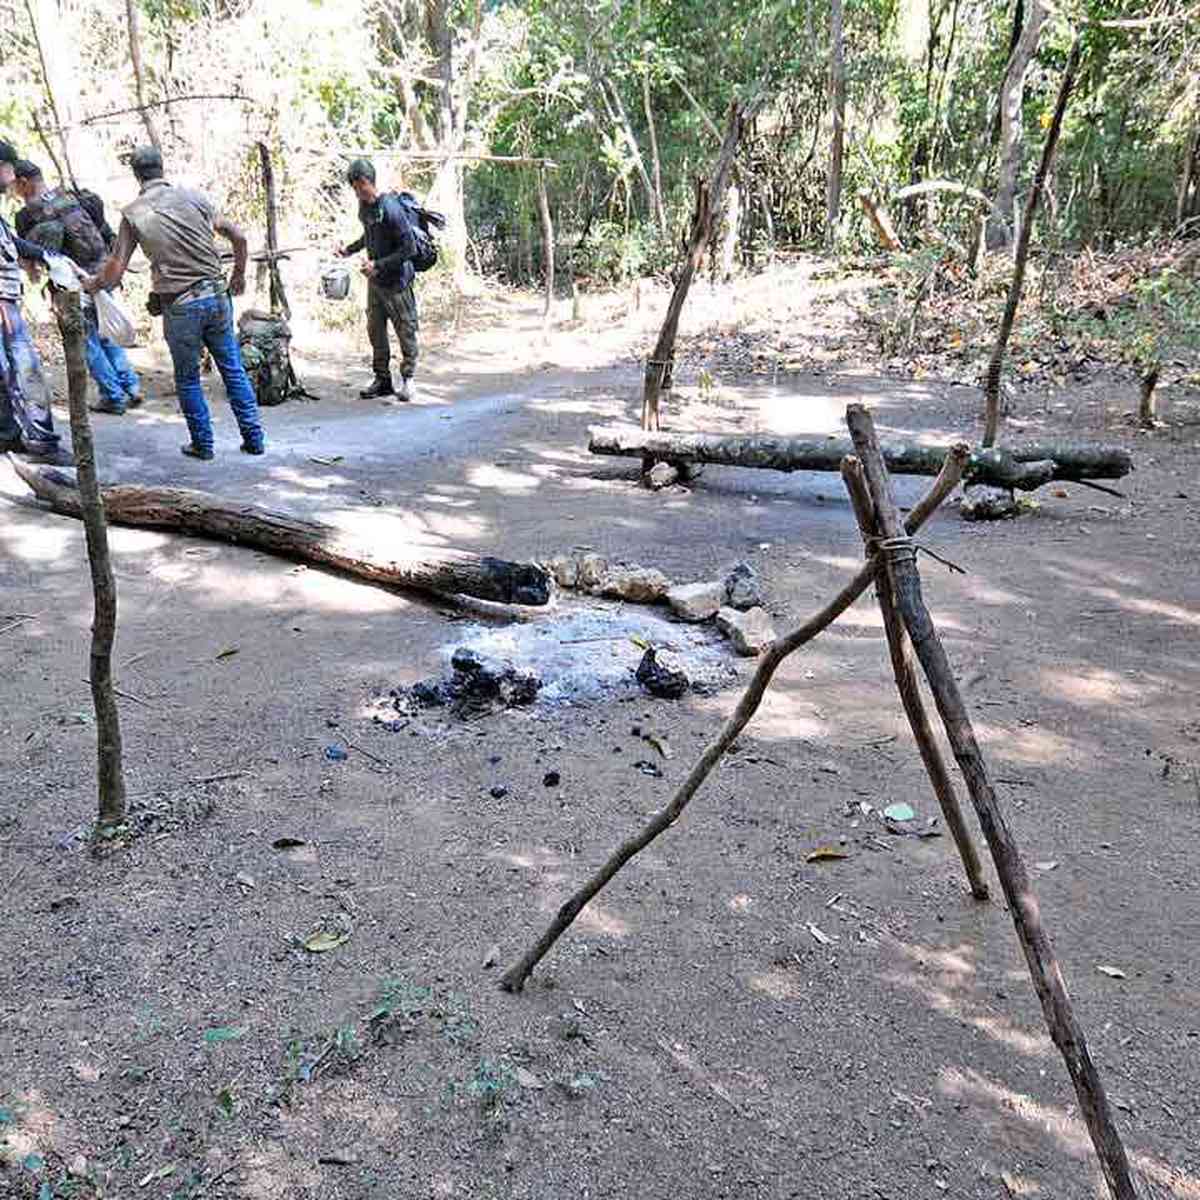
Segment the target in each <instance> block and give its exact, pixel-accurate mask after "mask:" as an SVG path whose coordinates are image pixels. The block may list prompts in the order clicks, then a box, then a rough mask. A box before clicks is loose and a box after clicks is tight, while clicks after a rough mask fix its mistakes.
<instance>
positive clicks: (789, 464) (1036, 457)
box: [588, 427, 1133, 491]
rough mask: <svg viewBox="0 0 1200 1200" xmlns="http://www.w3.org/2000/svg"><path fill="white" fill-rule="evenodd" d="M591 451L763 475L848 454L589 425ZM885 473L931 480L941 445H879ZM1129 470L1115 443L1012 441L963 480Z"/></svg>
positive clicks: (1034, 481) (1024, 481)
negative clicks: (748, 470) (752, 470)
mask: <svg viewBox="0 0 1200 1200" xmlns="http://www.w3.org/2000/svg"><path fill="white" fill-rule="evenodd" d="M588 449H589V450H590V451H591V452H592V453H593V454H604V455H615V456H618V457H623V458H644V457H647V456H649V457H651V458H654V459H658V460H662V461H665V462H670V463H713V464H715V465H717V466H725V467H753V468H759V469H765V470H769V471H840V470H841V465H842V459H843V458H845V457H846V456H847V455H848V454H851V453H853V446H852V445H851V444H850V442H849V441H848V440H847V439H845V438H812V439H805V438H796V437H775V436H772V435H770V434H743V433H734V434H718V433H674V432H671V433H647V432H644V431H642V430H637V429H633V428H630V427H615V428H593V429H592V430H591V433H590V440H589V442H588ZM883 454H884V458H885V460H886V461H887V465H888V470H890V471H893V472H896V473H897V474H900V475H936V474H937V473H938V472H939V471H940V470H941V468H942V463H943V462H944V461H945V458H946V454H947V448H946V447H945V446H926V445H921V444H919V443H916V442H892V443H888V444H885V445H884V447H883ZM1132 470H1133V459H1132V457H1131V456H1130V454H1129V451H1128V450H1126V449H1124V448H1123V447H1121V446H1105V445H1095V444H1089V443H1086V442H1057V443H1055V442H1051V443H1044V444H1038V443H1018V444H1016V445H1012V446H1005V447H1003V448H1002V449H979V450H975V451H974V452H973V453H972V454H971V458H970V461H969V462H968V464H967V468H966V473H965V476H964V478H965V479H966V480H967V482H969V483H990V484H994V485H995V486H997V487H1008V488H1019V489H1021V490H1023V491H1032V490H1033V489H1034V488H1038V487H1041V486H1042V485H1043V484H1045V483H1049V482H1051V481H1052V480H1064V481H1079V480H1088V479H1121V478H1122V477H1123V476H1125V475H1128V474H1129V472H1130V471H1132Z"/></svg>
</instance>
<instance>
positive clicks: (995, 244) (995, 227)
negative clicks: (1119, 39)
mask: <svg viewBox="0 0 1200 1200" xmlns="http://www.w3.org/2000/svg"><path fill="white" fill-rule="evenodd" d="M1049 15H1050V12H1049V9H1047V8H1045V7H1044V6H1043V5H1042V3H1041V0H1030V3H1029V8H1028V11H1027V13H1026V17H1025V27H1024V28H1023V29H1022V30H1021V36H1020V37H1019V38H1018V39H1017V45H1016V49H1014V50H1013V52H1012V56H1011V57H1010V58H1009V60H1008V67H1007V69H1006V70H1005V72H1004V79H1003V81H1002V82H1001V84H1000V180H999V183H998V185H997V187H996V204H995V209H994V211H993V214H992V217H991V219H990V220H989V222H988V249H990V250H997V249H999V248H1000V247H1002V246H1007V245H1009V244H1010V242H1011V238H1012V236H1013V234H1014V233H1015V232H1016V230H1015V221H1014V215H1013V207H1014V206H1013V201H1014V199H1015V197H1016V194H1017V186H1018V183H1019V180H1020V175H1021V166H1022V163H1023V162H1024V126H1025V123H1024V121H1023V120H1022V116H1023V105H1024V101H1025V76H1026V75H1027V74H1028V73H1029V65H1030V63H1032V62H1033V56H1034V54H1035V53H1036V52H1037V46H1038V40H1039V39H1040V38H1041V36H1042V26H1043V25H1045V23H1046V18H1047V17H1048V16H1049ZM1026 220H1028V215H1026Z"/></svg>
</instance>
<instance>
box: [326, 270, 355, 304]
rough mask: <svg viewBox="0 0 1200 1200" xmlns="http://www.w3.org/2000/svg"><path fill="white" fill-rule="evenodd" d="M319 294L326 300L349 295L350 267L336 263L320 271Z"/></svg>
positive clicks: (343, 297) (343, 298)
mask: <svg viewBox="0 0 1200 1200" xmlns="http://www.w3.org/2000/svg"><path fill="white" fill-rule="evenodd" d="M321 295H322V296H323V297H324V298H325V299H326V300H345V299H346V297H347V296H349V295H350V268H349V267H343V266H340V265H338V264H336V263H335V264H333V265H332V266H328V267H326V268H325V270H324V271H322V272H321Z"/></svg>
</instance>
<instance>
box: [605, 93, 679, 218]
mask: <svg viewBox="0 0 1200 1200" xmlns="http://www.w3.org/2000/svg"><path fill="white" fill-rule="evenodd" d="M600 90H601V92H603V93H604V94H605V97H606V99H605V107H607V108H608V111H609V115H610V117H611V119H612V122H613V124H614V125H615V126H616V129H617V132H618V133H619V134H620V135H621V137H622V138H623V139H624V141H625V144H626V146H628V147H629V153H630V155H631V157H632V159H633V166H634V170H636V171H637V176H638V179H639V180H640V181H641V184H642V191H644V192H645V193H646V207H647V209H649V211H650V212H652V213H653V214H654V217H655V220H656V221H657V222H658V231H659V233H661V234H662V235H663V236H664V237H665V236H666V233H667V221H666V213H665V212H663V211H661V210H660V208H659V206H658V203H657V199H656V194H655V191H654V184H652V183H651V182H650V174H649V172H648V171H647V170H646V160H645V158H644V157H643V155H642V148H641V147H640V146H639V145H638V140H637V137H636V136H635V135H634V132H633V126H632V125H631V124H630V122H629V114H628V112H626V111H625V102H624V101H623V100H622V99H621V92H620V89H619V88H618V87H617V85H616V83H615V82H614V81H613V80H611V79H608V78H607V77H605V78H602V79H601V80H600ZM608 97H611V101H612V102H611V104H610V103H609V100H608Z"/></svg>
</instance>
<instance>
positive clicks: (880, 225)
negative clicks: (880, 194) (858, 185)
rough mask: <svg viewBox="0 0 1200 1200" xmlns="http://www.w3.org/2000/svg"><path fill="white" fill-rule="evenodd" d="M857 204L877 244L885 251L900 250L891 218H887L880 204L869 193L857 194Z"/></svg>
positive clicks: (886, 212) (886, 213)
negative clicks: (872, 230)
mask: <svg viewBox="0 0 1200 1200" xmlns="http://www.w3.org/2000/svg"><path fill="white" fill-rule="evenodd" d="M858 202H859V204H861V205H862V210H863V212H864V213H866V214H867V220H869V221H870V222H871V225H872V226H873V227H874V229H875V236H876V237H877V238H879V244H880V245H881V246H882V247H883V248H884V249H885V250H901V249H903V247H902V246H901V244H900V239H899V237H897V236H896V227H895V226H894V225H893V224H892V218H891V217H890V216H888V211H887V209H886V208H884V207H883V205H882V204H878V203H876V201H875V198H874V197H873V196H872V195H871V193H870V192H859V193H858Z"/></svg>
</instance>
